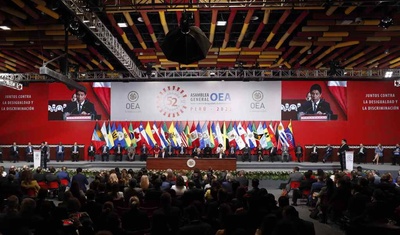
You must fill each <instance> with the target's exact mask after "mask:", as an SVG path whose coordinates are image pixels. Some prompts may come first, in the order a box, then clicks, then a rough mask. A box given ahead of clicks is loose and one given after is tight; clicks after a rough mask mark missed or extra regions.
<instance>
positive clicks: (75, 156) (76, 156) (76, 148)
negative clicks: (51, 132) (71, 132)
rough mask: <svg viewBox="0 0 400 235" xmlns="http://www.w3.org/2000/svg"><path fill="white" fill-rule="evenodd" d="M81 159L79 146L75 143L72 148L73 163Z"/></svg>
mask: <svg viewBox="0 0 400 235" xmlns="http://www.w3.org/2000/svg"><path fill="white" fill-rule="evenodd" d="M78 159H79V146H78V143H76V142H75V143H74V145H72V147H71V160H72V161H73V162H77V161H78Z"/></svg>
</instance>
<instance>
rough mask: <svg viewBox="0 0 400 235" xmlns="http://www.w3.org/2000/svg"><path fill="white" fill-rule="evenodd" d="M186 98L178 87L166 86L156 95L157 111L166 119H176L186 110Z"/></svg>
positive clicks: (183, 91)
mask: <svg viewBox="0 0 400 235" xmlns="http://www.w3.org/2000/svg"><path fill="white" fill-rule="evenodd" d="M186 98H187V94H186V93H185V90H183V89H182V88H180V87H179V86H167V87H165V88H164V89H162V91H160V93H159V94H158V95H157V109H158V111H159V112H160V113H161V114H162V115H164V116H166V117H172V118H174V117H178V116H180V115H181V114H183V112H185V110H186V109H187V106H186Z"/></svg>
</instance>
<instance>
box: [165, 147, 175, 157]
mask: <svg viewBox="0 0 400 235" xmlns="http://www.w3.org/2000/svg"><path fill="white" fill-rule="evenodd" d="M165 156H166V157H167V158H170V157H173V156H174V148H173V147H172V146H171V144H168V146H167V147H165Z"/></svg>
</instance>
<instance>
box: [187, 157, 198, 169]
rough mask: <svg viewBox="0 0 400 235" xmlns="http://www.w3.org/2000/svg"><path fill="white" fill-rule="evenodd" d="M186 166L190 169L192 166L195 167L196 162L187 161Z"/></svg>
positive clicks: (192, 160)
mask: <svg viewBox="0 0 400 235" xmlns="http://www.w3.org/2000/svg"><path fill="white" fill-rule="evenodd" d="M186 165H187V166H188V167H190V168H193V167H194V166H196V161H195V160H194V159H192V158H191V159H189V160H187V162H186Z"/></svg>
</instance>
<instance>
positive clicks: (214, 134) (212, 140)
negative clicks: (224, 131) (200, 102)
mask: <svg viewBox="0 0 400 235" xmlns="http://www.w3.org/2000/svg"><path fill="white" fill-rule="evenodd" d="M216 146H218V139H217V131H216V130H215V125H214V122H213V123H212V124H211V126H210V147H211V148H214V147H216Z"/></svg>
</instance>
